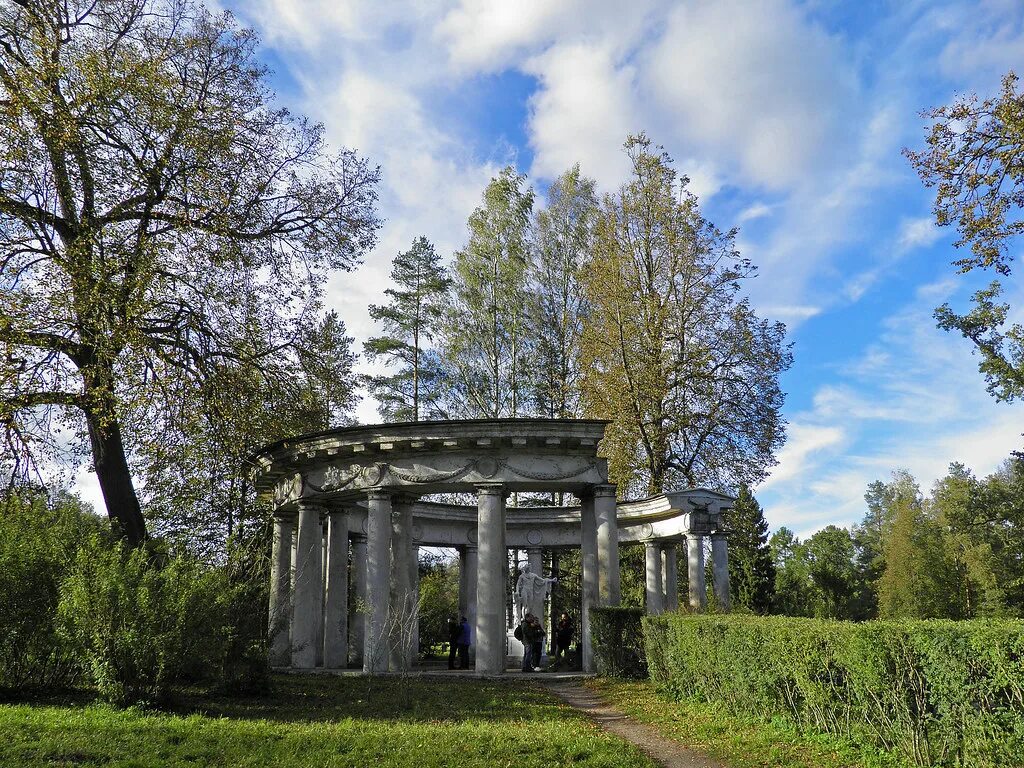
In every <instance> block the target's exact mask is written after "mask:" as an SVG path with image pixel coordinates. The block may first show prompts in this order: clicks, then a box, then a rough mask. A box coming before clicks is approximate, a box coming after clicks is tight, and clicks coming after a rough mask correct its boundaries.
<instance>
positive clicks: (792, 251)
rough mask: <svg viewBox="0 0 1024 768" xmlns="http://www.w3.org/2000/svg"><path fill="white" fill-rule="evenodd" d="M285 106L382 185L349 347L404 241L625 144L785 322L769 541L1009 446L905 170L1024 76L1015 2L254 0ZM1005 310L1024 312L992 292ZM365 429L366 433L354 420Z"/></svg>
mask: <svg viewBox="0 0 1024 768" xmlns="http://www.w3.org/2000/svg"><path fill="white" fill-rule="evenodd" d="M221 6H222V7H224V8H229V9H231V10H232V11H233V12H234V13H235V14H236V15H237V16H238V17H239V18H240V19H241V20H242V22H243V23H244V24H246V25H248V26H252V27H253V28H255V29H256V30H257V31H258V32H259V33H260V35H261V37H262V40H263V45H262V48H261V54H260V55H261V57H262V58H263V59H264V61H265V62H266V63H267V64H268V66H269V67H270V68H271V69H272V70H273V72H274V74H273V76H272V82H273V84H274V87H275V89H276V90H277V94H278V98H279V99H280V101H282V102H283V103H284V104H286V105H288V106H289V107H291V108H293V109H294V110H295V111H297V112H302V113H305V114H307V115H309V116H310V117H312V118H314V119H316V120H319V121H322V122H323V123H324V125H325V126H326V129H327V134H328V136H329V138H330V140H331V141H332V142H333V143H334V144H336V145H344V146H350V147H354V148H356V149H357V150H359V151H360V152H361V153H362V154H363V155H364V156H366V157H368V158H370V159H371V160H372V161H374V162H376V163H379V164H381V166H382V167H383V171H384V182H383V185H382V187H381V203H380V212H381V214H382V216H383V217H384V218H386V220H387V221H386V223H385V225H384V227H383V229H382V231H381V237H380V245H379V247H378V248H377V249H376V251H374V253H373V254H372V255H371V256H370V257H369V258H368V259H367V260H366V263H365V264H364V265H363V266H362V267H361V268H360V269H359V270H358V271H356V272H354V273H351V274H342V275H339V276H337V277H336V278H335V279H333V280H332V282H331V284H330V286H329V289H330V290H329V294H330V303H331V304H332V305H334V306H335V307H337V308H338V309H339V311H340V312H341V314H342V316H343V317H344V318H345V320H346V322H347V324H348V327H349V329H350V330H351V332H352V333H353V334H354V335H355V336H356V337H357V340H358V342H360V346H361V341H362V340H363V339H365V338H366V337H367V336H368V335H369V334H370V333H372V331H373V329H372V324H371V323H370V321H369V319H368V318H367V316H366V306H367V304H369V303H371V302H380V301H381V297H382V291H383V289H384V288H385V287H386V285H387V274H388V271H389V269H390V260H391V258H392V257H393V256H394V254H395V253H397V252H398V251H399V250H403V249H405V248H407V247H408V245H409V243H410V242H411V240H412V239H413V238H414V237H415V236H417V235H421V234H422V235H425V236H426V237H428V238H429V239H431V240H432V241H433V242H434V243H435V244H436V245H437V246H438V248H439V250H440V251H441V252H442V253H445V254H449V255H450V254H451V253H452V252H453V251H454V250H455V249H457V248H458V247H460V246H461V245H462V244H463V242H464V238H465V222H466V218H467V216H468V215H469V213H470V212H471V210H472V209H473V208H474V207H475V206H476V205H477V204H478V202H479V200H480V195H481V192H482V190H483V187H484V185H485V184H486V183H487V181H488V180H489V178H490V177H491V176H492V175H493V174H494V173H496V172H497V170H498V169H500V168H501V167H502V166H503V165H505V164H506V163H508V162H513V163H515V164H516V165H517V166H518V167H519V169H520V170H521V171H524V172H526V173H528V174H529V176H530V179H531V181H532V183H533V184H534V185H535V186H536V187H537V188H538V189H540V190H543V189H545V188H546V186H547V184H548V183H549V181H550V180H551V179H552V178H553V177H554V176H556V175H557V174H558V173H560V172H561V171H563V170H565V169H566V168H568V167H569V166H571V165H572V164H573V163H575V162H579V163H580V164H581V165H582V168H583V171H584V172H585V173H586V174H588V175H590V176H593V177H595V178H596V179H597V180H598V183H599V185H600V187H601V188H602V189H605V190H611V189H613V188H614V187H615V186H617V185H618V184H619V183H621V182H622V181H623V180H624V178H625V174H626V167H625V162H624V156H623V154H622V152H621V150H620V148H621V145H622V142H623V140H624V139H625V137H626V135H627V133H630V132H637V131H641V130H643V131H646V132H647V133H648V135H649V136H650V137H651V138H652V139H654V140H655V141H656V142H657V143H660V144H663V145H664V146H665V148H666V150H667V151H668V152H669V153H670V154H671V155H672V156H673V157H674V158H675V160H676V165H677V167H678V169H679V170H680V171H681V172H683V173H686V174H687V175H689V176H690V178H691V180H692V183H691V189H692V190H693V191H694V192H696V193H697V194H698V195H699V197H700V200H701V202H702V206H703V210H704V212H705V214H706V215H707V216H708V217H709V218H710V219H711V220H712V221H714V222H715V223H716V224H717V225H718V226H719V227H720V228H723V229H726V228H729V227H732V226H738V227H739V228H740V235H739V246H740V248H741V250H742V252H743V253H744V254H745V255H746V256H748V257H750V258H751V259H753V261H754V262H755V263H756V264H757V265H758V266H759V267H760V276H759V277H758V278H757V279H756V280H755V281H753V284H752V286H751V296H752V299H753V301H754V302H755V304H756V306H757V307H758V308H759V311H760V313H761V314H762V315H763V316H767V317H770V318H773V319H780V320H783V321H785V322H786V323H787V324H788V325H789V328H790V340H791V341H792V342H793V344H794V356H795V363H794V365H793V368H792V370H791V371H789V372H788V373H787V374H786V375H785V377H784V381H783V386H784V389H785V390H786V392H788V398H787V402H786V407H785V414H786V417H787V419H788V421H789V439H788V441H787V444H786V446H785V448H784V449H783V450H782V452H781V453H780V454H779V460H780V463H779V466H778V467H777V468H776V469H775V471H774V473H773V475H772V477H771V478H770V479H769V480H768V481H767V482H765V483H763V484H762V485H761V486H760V487H759V488H758V489H756V493H757V496H758V498H759V499H760V501H761V502H762V504H763V506H764V507H765V510H766V514H767V516H768V520H769V522H770V524H771V525H772V527H773V529H774V528H777V527H778V526H780V525H787V526H790V527H791V528H793V529H794V530H796V531H797V532H798V533H799V534H801V535H806V534H808V533H810V532H812V531H814V530H816V529H819V528H821V527H823V526H825V525H828V524H829V523H837V524H840V525H849V524H851V523H854V522H856V521H858V520H859V519H860V518H861V516H862V515H863V508H864V504H863V498H862V497H863V493H864V488H865V486H866V484H867V483H868V482H870V481H871V480H874V479H886V478H887V477H888V476H889V474H890V472H891V471H892V470H893V469H894V468H896V467H906V468H908V469H909V470H910V471H911V472H913V473H914V474H915V475H916V476H917V478H918V480H919V481H920V482H921V484H922V486H923V487H926V488H927V487H929V486H930V485H931V483H932V482H933V481H934V480H935V479H936V478H937V477H939V476H941V475H942V474H943V473H944V472H945V469H946V466H947V465H948V463H949V462H950V461H953V460H960V461H963V462H965V463H966V464H968V466H971V467H972V468H974V470H975V471H976V472H978V473H979V474H985V473H988V472H990V471H992V470H993V469H994V468H995V467H996V465H997V464H998V463H999V462H1000V461H1001V460H1002V459H1003V458H1005V457H1006V456H1007V455H1008V454H1009V452H1010V451H1011V450H1013V449H1015V448H1021V447H1022V439H1021V437H1020V432H1021V431H1022V430H1024V420H1022V419H1021V415H1022V414H1021V409H1020V408H1019V407H1017V406H1016V405H1007V404H997V403H995V402H994V401H993V400H992V399H991V398H990V397H989V396H988V395H987V393H986V392H985V389H984V382H983V380H982V379H981V377H980V375H979V374H978V373H977V371H976V366H977V359H976V358H974V357H972V355H971V351H970V348H969V347H968V345H967V344H966V343H965V342H964V341H962V340H961V339H959V338H958V337H953V336H950V335H948V334H945V333H943V332H941V331H938V330H936V329H935V327H934V321H933V319H932V317H931V314H932V311H933V310H934V308H935V307H936V306H937V305H938V304H941V303H942V302H943V301H950V302H951V303H952V304H953V305H954V306H956V307H960V308H963V307H965V306H966V304H967V299H968V297H969V295H970V293H971V292H972V291H973V290H974V289H976V288H977V287H978V286H979V285H981V284H984V283H986V282H987V281H988V280H989V279H991V278H992V275H987V274H978V275H974V274H972V275H968V276H960V275H957V274H956V272H955V269H954V268H953V267H952V266H950V261H951V259H952V258H954V250H953V248H952V241H953V240H954V237H953V233H952V232H949V231H946V230H937V229H935V228H934V227H933V226H932V224H931V218H930V204H931V200H930V197H929V193H928V191H927V190H925V189H924V188H923V187H922V185H921V184H920V182H919V181H918V180H917V178H916V177H915V175H914V173H913V172H912V170H911V169H910V167H909V165H908V164H907V162H906V161H905V159H904V158H903V157H902V156H901V154H900V150H901V149H902V148H903V147H904V146H912V147H918V146H920V144H921V143H922V137H923V131H924V128H923V125H924V121H923V118H922V117H921V116H920V112H921V110H923V109H925V108H927V107H929V106H934V105H938V104H942V103H946V102H948V101H949V100H950V99H951V98H952V97H953V96H954V95H955V94H956V93H961V92H964V91H977V92H979V93H983V94H990V93H994V92H995V91H996V88H997V87H998V84H999V80H1000V77H1001V76H1002V74H1003V73H1004V72H1005V71H1007V70H1008V69H1011V68H1013V67H1015V66H1016V67H1017V68H1018V69H1024V7H1022V5H1021V4H1020V3H1019V2H1016V1H1015V0H991V1H990V2H955V1H952V2H914V1H913V0H899V1H894V2H845V1H841V0H835V1H830V0H819V1H817V2H815V1H811V2H803V3H799V2H793V1H792V0H714V1H713V2H712V1H711V0H708V1H699V2H659V1H658V0H633V1H632V2H628V3H626V2H622V1H621V0H592V1H590V2H584V0H522V1H520V2H514V1H513V0H450V1H444V2H442V1H441V0H424V2H414V3H394V2H387V0H247V1H246V2H228V1H226V0H222V3H221ZM1008 288H1009V290H1008V297H1009V298H1010V299H1011V301H1013V303H1014V306H1016V307H1024V297H1022V296H1021V295H1020V294H1021V290H1020V284H1019V281H1018V280H1016V278H1015V277H1014V278H1011V280H1010V281H1009V285H1008ZM358 415H359V418H360V419H361V420H363V421H375V420H376V412H375V409H374V405H373V403H372V402H370V401H365V402H364V403H363V405H362V406H361V408H360V411H359V414H358Z"/></svg>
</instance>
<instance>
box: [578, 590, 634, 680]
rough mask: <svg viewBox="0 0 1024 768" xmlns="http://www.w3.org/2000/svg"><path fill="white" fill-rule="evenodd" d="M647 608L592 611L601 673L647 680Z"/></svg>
mask: <svg viewBox="0 0 1024 768" xmlns="http://www.w3.org/2000/svg"><path fill="white" fill-rule="evenodd" d="M643 617H644V609H643V608H623V607H621V606H605V607H594V608H591V609H590V638H591V642H592V643H593V649H594V662H595V664H596V665H597V671H598V672H599V673H600V674H602V675H605V676H607V677H626V678H644V677H647V660H646V659H645V658H644V632H643V627H642V625H641V621H642V620H643Z"/></svg>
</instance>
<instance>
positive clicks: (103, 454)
mask: <svg viewBox="0 0 1024 768" xmlns="http://www.w3.org/2000/svg"><path fill="white" fill-rule="evenodd" d="M85 420H86V423H87V424H88V425H89V439H90V441H91V442H92V460H93V464H94V465H95V467H96V477H97V478H98V479H99V482H100V490H101V491H102V492H103V502H104V504H106V507H107V516H108V517H109V518H110V522H111V524H112V525H113V528H114V533H115V534H116V535H118V536H120V537H121V538H122V539H124V540H125V541H126V542H127V543H128V544H129V546H132V547H137V546H139V545H140V544H141V543H142V542H144V541H145V540H146V538H147V535H146V521H145V519H143V517H142V508H141V507H140V505H139V497H138V494H137V493H136V492H135V486H134V484H133V483H132V473H131V471H130V470H129V469H128V459H127V457H126V456H125V452H124V441H123V440H122V439H121V426H120V425H119V424H118V423H117V421H115V420H113V419H111V420H110V421H108V422H107V423H106V424H103V423H101V421H100V419H99V418H97V417H96V415H95V414H90V413H87V414H86V416H85Z"/></svg>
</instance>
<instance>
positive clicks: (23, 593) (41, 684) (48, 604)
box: [0, 490, 100, 691]
mask: <svg viewBox="0 0 1024 768" xmlns="http://www.w3.org/2000/svg"><path fill="white" fill-rule="evenodd" d="M99 530H100V521H99V520H98V519H97V518H95V517H94V516H93V515H91V514H89V512H87V511H85V510H84V509H83V508H82V506H81V504H80V503H79V502H78V501H77V500H76V499H74V498H72V497H70V496H58V497H57V498H55V499H52V500H50V499H48V498H47V497H46V495H45V494H43V493H41V492H33V491H31V490H23V491H20V492H13V493H8V494H7V495H6V496H4V497H3V499H2V501H0V691H14V690H18V691H26V690H30V689H41V688H55V687H66V686H69V685H73V684H74V683H75V682H76V681H77V680H78V678H79V677H80V675H81V672H82V667H81V664H80V661H79V659H78V657H77V655H76V653H75V648H74V646H73V644H72V643H70V642H69V641H68V638H67V637H65V636H64V635H63V634H62V633H61V631H60V627H59V626H58V623H57V621H56V615H57V604H58V602H59V599H60V589H61V583H62V582H63V580H64V578H65V577H66V575H67V573H68V571H69V570H70V568H71V565H72V564H73V562H74V559H75V553H76V551H77V550H78V548H79V547H80V546H81V544H82V542H83V540H85V539H86V538H87V537H88V536H89V535H90V533H92V534H95V533H96V532H97V531H99Z"/></svg>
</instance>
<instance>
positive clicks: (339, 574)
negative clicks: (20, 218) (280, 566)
mask: <svg viewBox="0 0 1024 768" xmlns="http://www.w3.org/2000/svg"><path fill="white" fill-rule="evenodd" d="M324 666H325V667H327V668H328V669H339V668H340V669H344V668H345V667H347V666H348V513H347V512H345V511H344V510H340V509H334V510H331V512H330V514H329V515H328V517H327V597H326V599H325V600H324Z"/></svg>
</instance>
